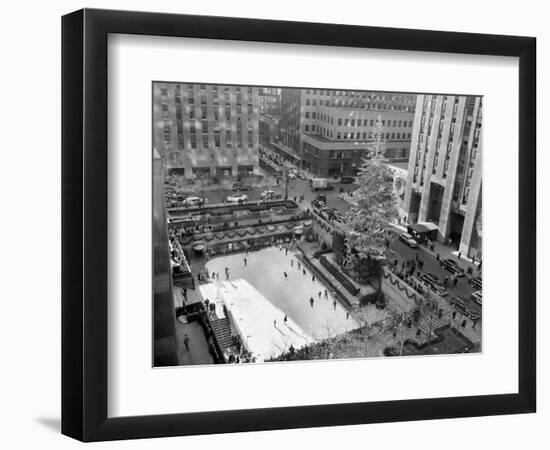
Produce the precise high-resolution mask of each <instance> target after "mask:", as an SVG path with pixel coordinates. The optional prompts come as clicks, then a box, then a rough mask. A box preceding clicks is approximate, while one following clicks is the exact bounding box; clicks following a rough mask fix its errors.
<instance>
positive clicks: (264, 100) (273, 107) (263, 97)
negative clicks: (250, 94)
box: [258, 88, 281, 116]
mask: <svg viewBox="0 0 550 450" xmlns="http://www.w3.org/2000/svg"><path fill="white" fill-rule="evenodd" d="M280 91H281V90H280V89H279V88H259V89H258V95H259V102H260V113H263V114H268V115H270V116H277V115H279V114H280V112H281V94H280Z"/></svg>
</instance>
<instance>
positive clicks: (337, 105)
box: [279, 89, 416, 177]
mask: <svg viewBox="0 0 550 450" xmlns="http://www.w3.org/2000/svg"><path fill="white" fill-rule="evenodd" d="M415 104H416V95H414V94H400V93H389V92H366V91H338V90H325V89H282V91H281V120H280V131H279V145H280V146H281V147H282V148H281V150H287V151H288V150H289V149H290V150H291V151H293V152H294V153H295V154H297V155H299V157H300V160H301V162H302V165H303V167H305V168H306V169H308V170H309V171H311V172H312V173H313V174H315V175H318V176H324V177H331V176H342V175H353V174H354V173H355V172H356V171H357V170H358V168H359V165H360V163H361V158H362V156H363V155H364V153H365V151H366V150H367V149H368V148H369V147H370V146H372V143H373V142H374V140H375V139H376V134H377V133H378V134H381V137H382V140H383V141H384V147H385V157H386V158H387V159H389V160H395V161H399V160H401V161H403V160H407V159H408V156H409V150H410V140H411V132H412V125H413V118H414V108H415ZM377 122H379V124H378V126H377ZM380 125H381V126H380Z"/></svg>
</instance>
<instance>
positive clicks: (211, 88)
mask: <svg viewBox="0 0 550 450" xmlns="http://www.w3.org/2000/svg"><path fill="white" fill-rule="evenodd" d="M196 87H197V85H195V84H176V86H175V87H174V89H175V91H176V94H181V91H182V88H183V89H184V90H188V91H194V90H195V88H196ZM232 87H234V89H235V91H236V92H246V93H247V94H249V95H252V88H251V87H245V88H243V87H241V86H224V87H222V88H221V89H219V88H218V86H212V85H206V84H199V85H198V88H199V89H200V90H209V91H212V92H218V90H223V92H231V88H232ZM160 95H162V96H167V95H168V88H167V87H161V88H160Z"/></svg>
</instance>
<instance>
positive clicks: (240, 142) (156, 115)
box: [153, 83, 259, 178]
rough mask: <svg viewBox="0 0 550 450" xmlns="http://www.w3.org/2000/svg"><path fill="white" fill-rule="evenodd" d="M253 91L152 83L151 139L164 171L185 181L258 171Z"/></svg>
mask: <svg viewBox="0 0 550 450" xmlns="http://www.w3.org/2000/svg"><path fill="white" fill-rule="evenodd" d="M258 117H259V97H258V88H255V87H247V86H226V85H209V84H207V85H205V84H187V83H154V84H153V133H154V134H153V138H154V145H155V147H156V149H157V150H158V152H159V153H160V155H161V156H162V158H163V163H164V165H165V167H166V168H167V169H169V170H177V171H179V172H181V173H182V174H183V175H184V176H185V177H186V178H193V177H195V176H227V175H231V176H237V175H248V174H252V173H257V172H258V170H259V156H258V145H259V129H258Z"/></svg>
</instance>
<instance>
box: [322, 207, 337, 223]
mask: <svg viewBox="0 0 550 450" xmlns="http://www.w3.org/2000/svg"><path fill="white" fill-rule="evenodd" d="M319 215H320V216H321V217H322V218H323V219H325V220H327V221H331V220H335V219H336V217H337V211H336V210H335V209H334V208H327V207H326V206H325V207H323V208H321V209H320V210H319Z"/></svg>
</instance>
